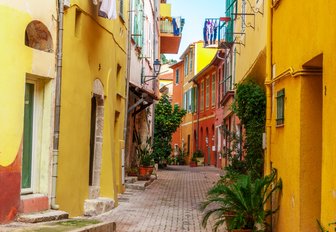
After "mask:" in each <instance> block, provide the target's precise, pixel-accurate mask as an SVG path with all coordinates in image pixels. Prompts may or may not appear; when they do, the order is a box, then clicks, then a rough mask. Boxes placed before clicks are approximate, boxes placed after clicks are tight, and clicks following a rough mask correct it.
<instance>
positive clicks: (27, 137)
mask: <svg viewBox="0 0 336 232" xmlns="http://www.w3.org/2000/svg"><path fill="white" fill-rule="evenodd" d="M24 104H25V105H24V128H23V152H22V176H21V187H22V188H31V187H32V186H31V178H32V176H31V174H32V160H33V159H32V156H33V117H34V84H31V83H26V90H25V99H24Z"/></svg>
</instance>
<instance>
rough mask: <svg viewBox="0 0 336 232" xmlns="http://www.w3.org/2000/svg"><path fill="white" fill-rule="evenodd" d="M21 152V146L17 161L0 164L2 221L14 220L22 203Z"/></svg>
mask: <svg viewBox="0 0 336 232" xmlns="http://www.w3.org/2000/svg"><path fill="white" fill-rule="evenodd" d="M21 154H22V145H21V146H20V148H19V151H18V153H17V156H16V159H15V161H14V162H13V163H12V164H11V165H9V166H7V167H2V166H0V186H1V187H0V223H8V222H10V221H12V220H14V218H15V216H16V214H17V212H18V210H19V205H20V190H21V186H20V185H21Z"/></svg>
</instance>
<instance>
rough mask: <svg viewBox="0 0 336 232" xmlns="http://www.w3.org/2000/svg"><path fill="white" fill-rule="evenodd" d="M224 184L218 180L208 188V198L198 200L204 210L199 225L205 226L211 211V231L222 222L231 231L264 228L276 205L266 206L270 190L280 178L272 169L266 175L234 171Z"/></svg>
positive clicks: (216, 228)
mask: <svg viewBox="0 0 336 232" xmlns="http://www.w3.org/2000/svg"><path fill="white" fill-rule="evenodd" d="M235 178H236V179H235V180H234V181H233V182H232V183H230V184H227V182H226V181H224V182H223V181H219V182H218V183H217V184H216V185H215V186H214V187H213V188H211V189H210V191H209V192H208V199H207V200H206V201H205V202H203V203H202V205H201V210H202V211H204V212H205V214H204V216H203V221H202V225H203V226H204V227H205V226H206V225H207V222H208V220H209V218H210V216H211V215H214V216H215V218H214V221H215V224H214V225H213V229H214V231H217V230H218V228H219V227H220V226H224V224H225V225H226V227H227V229H228V230H229V231H231V232H242V231H244V232H248V231H265V227H266V226H267V223H266V218H267V217H268V216H270V215H271V214H273V213H274V212H275V211H277V209H275V210H274V209H267V208H266V204H267V202H268V200H270V198H271V196H272V194H273V193H274V192H276V191H278V190H280V189H281V188H282V181H281V179H280V180H276V172H275V170H273V171H272V173H271V174H270V175H268V176H264V177H261V178H256V179H252V178H251V176H250V175H237V176H236V177H235Z"/></svg>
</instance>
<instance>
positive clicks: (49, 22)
mask: <svg viewBox="0 0 336 232" xmlns="http://www.w3.org/2000/svg"><path fill="white" fill-rule="evenodd" d="M41 8H43V9H44V10H43V11H41V10H40V9H41ZM0 12H1V15H2V19H4V20H1V22H0V24H1V28H2V31H3V33H2V36H1V39H0V46H1V50H2V53H1V55H0V56H1V59H0V60H1V61H0V63H1V67H2V68H1V76H2V78H1V81H0V89H1V98H0V99H1V100H0V102H1V105H2V110H1V114H0V119H1V120H0V121H1V122H0V130H1V131H2V133H1V136H0V137H1V139H0V141H1V142H0V147H1V151H0V185H1V186H2V190H1V194H0V205H1V207H0V223H7V222H10V221H11V220H13V219H14V218H15V217H16V215H17V213H26V212H27V213H28V212H34V211H39V210H46V209H49V208H50V206H49V203H50V197H51V189H50V185H51V166H50V163H51V160H52V134H53V115H54V87H55V81H54V80H55V78H56V68H55V66H56V59H55V56H56V49H57V48H56V43H57V22H56V20H53V17H52V16H53V15H54V16H55V17H56V16H57V10H56V4H55V2H48V1H43V2H41V1H29V3H28V2H25V1H2V2H1V3H0ZM32 202H35V205H34V206H33V207H32V205H31V203H32Z"/></svg>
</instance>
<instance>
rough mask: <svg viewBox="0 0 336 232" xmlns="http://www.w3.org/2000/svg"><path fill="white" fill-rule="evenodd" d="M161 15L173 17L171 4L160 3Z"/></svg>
mask: <svg viewBox="0 0 336 232" xmlns="http://www.w3.org/2000/svg"><path fill="white" fill-rule="evenodd" d="M160 15H161V17H165V16H169V17H171V4H168V3H161V4H160Z"/></svg>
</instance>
